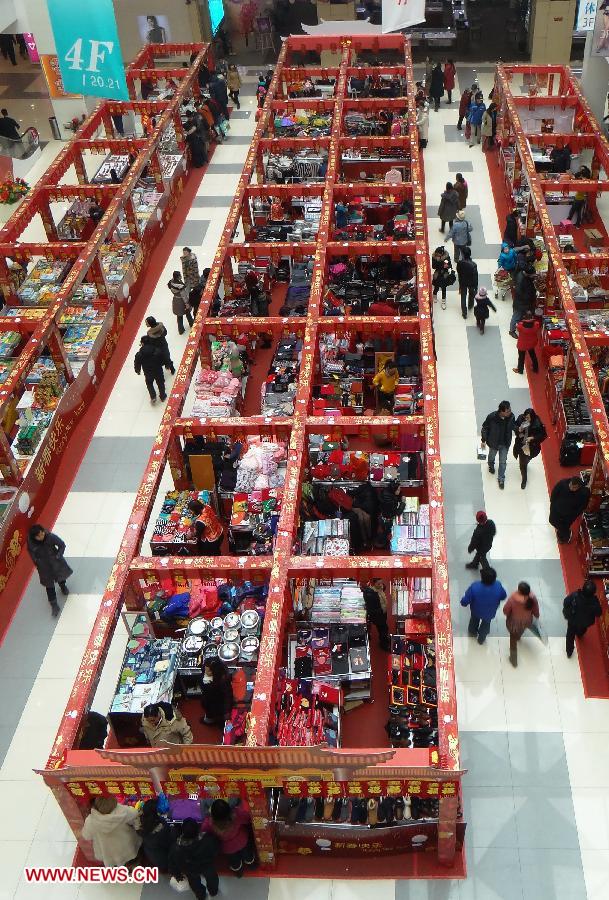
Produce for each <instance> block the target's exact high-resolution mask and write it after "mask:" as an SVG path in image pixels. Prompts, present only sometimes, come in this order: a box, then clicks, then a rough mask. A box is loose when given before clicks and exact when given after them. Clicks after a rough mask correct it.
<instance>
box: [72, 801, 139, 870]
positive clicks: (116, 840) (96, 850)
mask: <svg viewBox="0 0 609 900" xmlns="http://www.w3.org/2000/svg"><path fill="white" fill-rule="evenodd" d="M138 820H139V816H138V813H137V810H135V809H134V808H133V806H126V805H124V804H122V803H117V800H116V797H96V798H95V800H94V801H93V805H92V807H91V812H90V813H89V815H88V816H87V818H86V819H85V822H84V825H83V827H82V837H83V838H84V840H85V841H91V842H92V844H93V854H94V856H95V859H98V860H99V861H100V862H101V863H103V864H104V866H124V865H126V864H127V863H130V862H133V861H134V860H135V858H136V857H137V854H138V851H139V849H140V846H141V843H142V839H141V837H140V836H139V834H138V833H137V831H136V830H135V829H136V827H137V824H138Z"/></svg>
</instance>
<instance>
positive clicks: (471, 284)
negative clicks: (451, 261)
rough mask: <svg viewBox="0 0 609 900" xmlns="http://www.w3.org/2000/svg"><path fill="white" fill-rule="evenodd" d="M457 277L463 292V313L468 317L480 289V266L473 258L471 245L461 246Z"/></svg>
mask: <svg viewBox="0 0 609 900" xmlns="http://www.w3.org/2000/svg"><path fill="white" fill-rule="evenodd" d="M457 277H458V279H459V293H460V294H461V315H462V316H463V318H464V319H467V310H468V309H473V308H474V297H475V296H476V291H477V290H478V266H477V265H476V263H475V262H474V261H473V259H472V251H471V248H470V247H462V248H461V258H460V259H459V262H458V263H457Z"/></svg>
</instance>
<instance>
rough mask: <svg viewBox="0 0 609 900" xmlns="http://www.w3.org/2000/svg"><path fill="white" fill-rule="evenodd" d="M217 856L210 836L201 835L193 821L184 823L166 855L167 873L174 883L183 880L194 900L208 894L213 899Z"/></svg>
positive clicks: (217, 845) (217, 886) (216, 844)
mask: <svg viewBox="0 0 609 900" xmlns="http://www.w3.org/2000/svg"><path fill="white" fill-rule="evenodd" d="M214 802H217V801H214ZM212 805H213V804H212ZM219 852H220V841H219V840H218V838H217V837H216V836H215V835H214V834H211V833H203V834H202V833H201V829H200V827H199V823H198V822H197V821H196V820H195V819H184V821H183V822H182V830H181V832H180V835H179V837H178V838H177V839H176V841H175V843H174V844H173V846H172V848H171V850H170V851H169V871H170V872H171V875H172V877H173V878H175V880H176V881H177V882H181V881H183V880H184V879H186V881H187V882H188V886H189V887H190V890H191V891H192V892H193V894H194V895H195V897H196V898H197V900H205V898H206V897H207V892H208V891H209V896H210V897H215V896H216V894H217V893H218V891H219V889H220V879H219V878H218V873H217V871H216V857H217V855H218V853H219ZM206 886H207V887H206Z"/></svg>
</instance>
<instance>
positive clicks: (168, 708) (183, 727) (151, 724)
mask: <svg viewBox="0 0 609 900" xmlns="http://www.w3.org/2000/svg"><path fill="white" fill-rule="evenodd" d="M142 731H143V732H144V736H145V737H146V740H147V741H148V743H149V744H150V746H151V747H159V746H160V745H161V742H162V741H167V742H168V743H170V744H192V740H193V738H192V731H191V728H190V725H189V724H188V722H187V721H186V719H185V718H184V716H183V715H182V713H181V712H180V710H179V709H176V708H175V707H174V706H172V705H171V703H151V704H150V705H148V706H146V707H144V712H143V714H142Z"/></svg>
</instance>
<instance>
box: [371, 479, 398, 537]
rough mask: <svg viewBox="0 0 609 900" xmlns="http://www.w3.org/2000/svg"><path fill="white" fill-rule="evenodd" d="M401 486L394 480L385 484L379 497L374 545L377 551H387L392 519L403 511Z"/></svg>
mask: <svg viewBox="0 0 609 900" xmlns="http://www.w3.org/2000/svg"><path fill="white" fill-rule="evenodd" d="M404 507H405V503H404V500H403V498H402V485H401V484H400V482H399V481H398V480H397V478H396V479H394V480H393V481H388V482H386V483H385V484H384V485H383V487H382V488H381V494H380V497H379V535H378V538H377V540H376V541H375V544H376V545H377V546H378V548H379V549H387V548H388V546H389V541H390V538H391V529H392V527H393V522H394V519H396V517H397V516H399V515H401V513H402V512H403V511H404Z"/></svg>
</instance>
